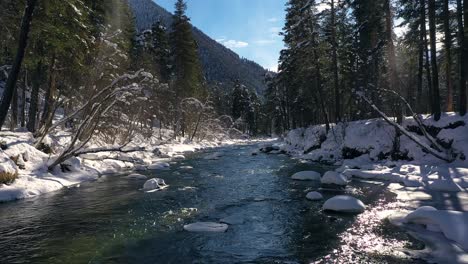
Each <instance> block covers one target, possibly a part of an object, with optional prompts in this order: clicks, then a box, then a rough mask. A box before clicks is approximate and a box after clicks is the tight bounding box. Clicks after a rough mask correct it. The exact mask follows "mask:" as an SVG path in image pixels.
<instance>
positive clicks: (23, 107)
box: [21, 71, 28, 127]
mask: <svg viewBox="0 0 468 264" xmlns="http://www.w3.org/2000/svg"><path fill="white" fill-rule="evenodd" d="M27 87H28V72H27V71H26V72H25V74H24V86H23V89H22V90H21V91H22V93H21V127H24V126H25V125H26V120H25V119H26V89H27Z"/></svg>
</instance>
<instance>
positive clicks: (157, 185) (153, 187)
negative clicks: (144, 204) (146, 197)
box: [143, 178, 168, 192]
mask: <svg viewBox="0 0 468 264" xmlns="http://www.w3.org/2000/svg"><path fill="white" fill-rule="evenodd" d="M167 187H168V186H167V184H166V183H165V182H164V180H163V179H159V178H153V179H149V180H147V181H146V182H145V184H144V185H143V191H145V192H155V191H159V190H162V189H165V188H167Z"/></svg>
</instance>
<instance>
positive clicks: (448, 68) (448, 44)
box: [444, 0, 453, 112]
mask: <svg viewBox="0 0 468 264" xmlns="http://www.w3.org/2000/svg"><path fill="white" fill-rule="evenodd" d="M444 33H445V40H444V46H445V59H446V63H445V86H446V87H447V108H446V110H447V112H453V87H452V53H451V48H452V36H451V34H450V11H449V0H444Z"/></svg>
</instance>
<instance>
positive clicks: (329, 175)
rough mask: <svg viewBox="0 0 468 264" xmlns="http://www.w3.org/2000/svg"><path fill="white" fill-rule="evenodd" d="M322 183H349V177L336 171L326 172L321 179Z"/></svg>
mask: <svg viewBox="0 0 468 264" xmlns="http://www.w3.org/2000/svg"><path fill="white" fill-rule="evenodd" d="M320 181H321V183H322V184H335V185H342V186H344V185H347V184H348V178H347V177H346V176H344V175H343V174H341V173H338V172H336V171H328V172H326V173H325V174H324V175H323V177H322V179H321V180H320Z"/></svg>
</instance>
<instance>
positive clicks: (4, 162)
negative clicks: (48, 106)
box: [0, 130, 246, 202]
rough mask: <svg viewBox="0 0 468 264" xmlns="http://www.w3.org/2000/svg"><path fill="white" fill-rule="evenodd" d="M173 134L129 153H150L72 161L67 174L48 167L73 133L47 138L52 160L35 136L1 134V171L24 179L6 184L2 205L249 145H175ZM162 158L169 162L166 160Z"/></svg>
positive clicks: (143, 141)
mask: <svg viewBox="0 0 468 264" xmlns="http://www.w3.org/2000/svg"><path fill="white" fill-rule="evenodd" d="M171 135H172V132H171V131H169V130H163V138H162V139H161V138H160V137H159V131H155V133H154V135H153V136H151V137H149V138H148V137H144V136H142V135H140V134H136V135H135V136H134V137H133V139H132V142H130V144H128V146H127V147H128V148H137V147H144V148H145V150H142V151H138V152H132V153H118V152H99V153H89V154H84V155H80V156H79V157H77V158H72V159H70V160H68V161H66V162H64V163H65V164H66V165H68V166H67V167H68V169H69V170H70V171H67V172H62V171H61V170H60V167H59V166H57V167H56V169H55V170H54V171H53V172H49V171H48V170H47V164H48V162H49V161H50V160H51V159H53V158H54V157H55V155H57V154H58V153H60V151H62V150H63V148H64V147H66V146H67V144H68V142H69V141H70V134H69V133H68V132H64V131H61V130H57V131H56V132H55V133H53V134H51V135H49V136H47V137H46V138H45V143H47V144H50V146H51V147H52V149H53V150H54V152H55V154H52V155H48V154H45V153H43V152H41V151H39V150H37V149H36V148H35V147H34V142H35V139H34V137H33V135H32V134H31V133H29V132H21V131H19V132H9V131H0V141H1V142H3V143H4V144H6V146H7V149H6V150H4V151H1V150H0V161H1V162H0V169H1V170H4V171H7V170H8V171H17V172H18V178H17V179H16V180H15V181H14V182H13V183H12V184H9V185H0V202H5V201H11V200H17V199H27V198H32V197H35V196H38V195H42V194H45V193H50V192H54V191H58V190H60V189H62V188H66V187H72V186H79V183H81V182H83V181H94V180H97V179H99V177H100V176H102V175H107V174H120V175H121V174H122V172H129V173H131V172H132V171H140V172H141V171H145V170H147V169H167V168H168V166H169V163H168V161H170V159H171V158H172V159H173V158H175V159H176V160H177V159H181V158H185V157H183V155H181V154H180V153H186V152H194V151H197V150H200V149H207V148H215V147H219V146H226V145H234V144H243V143H245V142H246V141H242V140H230V139H226V140H223V141H219V142H208V141H202V142H187V141H185V139H183V138H181V139H179V140H171ZM156 146H157V148H158V149H159V150H160V151H161V153H160V154H161V156H158V155H156V154H155V153H153V152H152V150H154V149H155V148H156ZM86 147H87V148H89V149H90V148H92V149H98V148H103V149H107V148H110V147H115V146H109V145H108V144H106V143H104V142H103V141H102V140H100V139H99V138H96V139H93V140H91V141H90V142H89V143H88V145H87V146H86ZM20 156H21V158H19V160H20V163H21V159H23V161H24V169H21V168H18V166H16V165H15V164H14V162H13V161H12V160H11V159H10V157H20ZM162 156H165V157H169V158H161V157H162Z"/></svg>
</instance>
